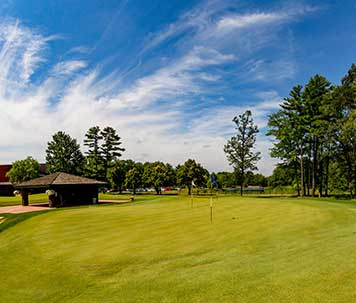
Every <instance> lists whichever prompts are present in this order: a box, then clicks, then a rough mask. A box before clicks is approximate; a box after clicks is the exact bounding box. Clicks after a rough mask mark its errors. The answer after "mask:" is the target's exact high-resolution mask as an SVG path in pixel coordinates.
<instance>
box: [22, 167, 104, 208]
mask: <svg viewBox="0 0 356 303" xmlns="http://www.w3.org/2000/svg"><path fill="white" fill-rule="evenodd" d="M105 185H106V183H105V182H101V181H97V180H94V179H89V178H84V177H79V176H75V175H71V174H67V173H62V172H58V173H54V174H51V175H47V176H44V177H39V178H36V179H33V180H30V181H26V182H23V183H20V184H16V185H15V188H16V189H18V190H20V191H21V195H22V205H24V206H27V205H28V194H29V192H31V191H33V190H38V189H43V190H50V193H52V194H51V195H49V202H50V203H49V204H50V206H52V207H56V206H66V205H83V204H95V203H97V202H98V192H99V187H102V186H105Z"/></svg>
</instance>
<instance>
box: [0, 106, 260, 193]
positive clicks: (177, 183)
mask: <svg viewBox="0 0 356 303" xmlns="http://www.w3.org/2000/svg"><path fill="white" fill-rule="evenodd" d="M250 116H251V113H250V112H248V113H245V114H243V115H242V116H241V117H247V120H246V119H245V120H246V121H248V123H247V124H249V123H251V117H250ZM245 120H244V119H242V120H241V121H245ZM239 121H240V120H239V118H235V119H234V122H235V123H237V124H238V123H239ZM246 121H245V122H243V123H245V124H246ZM245 126H246V125H245ZM244 137H245V138H248V137H249V135H244ZM230 141H231V142H230ZM230 141H229V142H228V143H227V145H226V148H225V149H226V150H229V151H226V152H227V153H229V152H230V153H232V152H233V150H234V147H236V146H235V144H234V143H233V141H234V139H233V138H232V139H231V140H230ZM251 143H253V142H249V144H251ZM83 144H84V146H85V147H86V151H85V152H84V153H83V152H82V151H81V148H80V144H79V143H78V142H77V140H76V139H75V138H72V137H71V136H70V135H69V134H67V133H65V132H63V131H59V132H57V133H55V134H54V135H53V136H52V140H51V141H49V142H48V143H47V148H46V166H47V172H48V173H55V172H66V173H70V174H75V175H81V176H85V177H89V178H95V179H98V180H103V181H106V182H107V183H108V185H109V186H110V188H111V189H113V190H117V191H118V192H120V193H121V192H122V191H123V190H125V189H131V190H132V191H133V192H134V193H136V191H137V189H139V188H152V189H154V190H155V192H156V193H157V194H161V192H162V188H164V187H180V188H182V187H185V188H187V191H188V194H190V193H191V190H192V187H193V184H194V186H196V187H204V188H212V187H217V188H226V187H236V185H237V184H238V183H239V182H242V183H243V184H244V185H247V184H249V185H261V186H266V185H267V178H265V177H264V176H263V175H261V174H254V173H253V172H252V171H249V169H248V167H247V166H246V164H244V165H245V166H246V167H245V166H244V167H243V174H241V171H239V170H238V169H237V168H236V170H235V171H234V172H219V173H217V174H216V173H212V174H210V173H209V172H208V170H207V169H205V168H204V167H203V166H202V165H201V164H200V163H198V162H196V161H195V160H193V159H188V160H187V161H185V162H184V163H182V164H179V165H177V166H176V167H173V166H172V165H171V164H169V163H163V162H161V161H155V162H145V163H141V162H135V161H133V160H130V159H128V160H122V159H120V158H121V156H122V153H123V152H124V151H125V149H124V148H123V147H122V142H121V137H120V136H119V135H118V133H117V131H116V130H115V129H114V128H112V127H105V128H104V129H100V127H99V126H93V127H91V128H89V130H88V131H87V132H86V134H85V138H84V142H83ZM244 144H246V142H245V143H244ZM252 145H253V144H252ZM238 147H240V146H239V145H238ZM246 151H249V150H248V149H247V150H246ZM244 157H245V159H247V157H248V153H247V154H246V155H244ZM243 163H246V161H244V162H243ZM251 165H252V164H251V163H250V168H252V166H251ZM39 169H40V164H39V163H38V162H37V161H36V160H34V159H33V158H32V157H27V158H26V159H24V160H19V161H15V162H14V163H13V165H12V169H11V170H10V171H9V172H8V174H7V176H8V177H9V178H10V181H11V182H13V183H18V182H23V181H27V180H30V179H33V178H36V177H38V176H39ZM242 178H243V180H242ZM212 180H214V184H212ZM239 184H240V183H239Z"/></svg>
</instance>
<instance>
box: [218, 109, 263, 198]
mask: <svg viewBox="0 0 356 303" xmlns="http://www.w3.org/2000/svg"><path fill="white" fill-rule="evenodd" d="M233 122H234V123H235V124H236V130H237V134H236V136H233V137H231V139H230V140H228V142H227V144H226V145H225V146H224V151H225V153H226V156H227V159H228V161H229V163H230V165H232V166H233V167H234V169H235V171H236V172H237V173H238V175H239V179H240V194H241V196H242V195H243V186H244V183H245V174H246V172H247V171H253V170H255V169H257V167H256V163H257V161H258V160H259V159H260V158H261V157H260V153H259V152H255V151H254V146H255V143H256V134H257V133H258V128H257V125H255V124H254V122H253V119H252V114H251V111H249V110H248V111H246V112H245V113H243V114H242V115H239V116H238V117H234V119H233Z"/></svg>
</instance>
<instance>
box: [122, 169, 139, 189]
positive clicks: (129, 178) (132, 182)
mask: <svg viewBox="0 0 356 303" xmlns="http://www.w3.org/2000/svg"><path fill="white" fill-rule="evenodd" d="M141 183H142V172H141V171H140V169H139V168H138V167H133V168H131V169H130V170H129V171H128V172H127V173H126V176H125V185H126V187H127V188H130V189H132V191H133V194H134V195H135V194H136V190H137V188H138V187H139V186H140V185H141Z"/></svg>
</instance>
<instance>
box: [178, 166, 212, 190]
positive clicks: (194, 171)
mask: <svg viewBox="0 0 356 303" xmlns="http://www.w3.org/2000/svg"><path fill="white" fill-rule="evenodd" d="M176 173H177V183H178V185H179V186H186V187H187V188H188V194H189V195H190V194H191V190H192V183H193V182H194V184H195V185H196V186H205V184H206V181H207V177H208V176H209V172H208V171H207V170H206V169H205V168H203V166H201V165H200V164H199V163H197V162H196V161H195V160H192V159H188V160H187V161H186V162H185V163H184V164H183V165H178V166H177V168H176Z"/></svg>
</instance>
